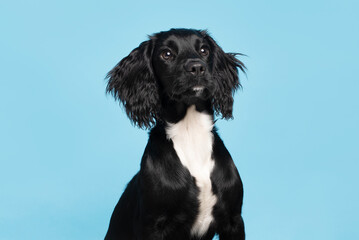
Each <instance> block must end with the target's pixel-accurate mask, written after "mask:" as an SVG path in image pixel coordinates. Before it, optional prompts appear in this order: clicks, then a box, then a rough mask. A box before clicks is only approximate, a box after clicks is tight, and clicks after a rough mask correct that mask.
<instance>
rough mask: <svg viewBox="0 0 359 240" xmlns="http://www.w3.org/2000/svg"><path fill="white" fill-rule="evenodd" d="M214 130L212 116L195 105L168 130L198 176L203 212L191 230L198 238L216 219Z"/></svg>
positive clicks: (192, 173) (178, 151)
mask: <svg viewBox="0 0 359 240" xmlns="http://www.w3.org/2000/svg"><path fill="white" fill-rule="evenodd" d="M212 128H213V121H212V119H211V116H209V115H208V114H205V113H200V112H197V111H196V110H195V107H194V106H191V107H190V108H188V110H187V113H186V116H185V117H184V119H182V120H181V121H180V122H178V123H176V124H169V127H168V128H167V129H166V133H167V137H168V138H170V139H171V140H172V142H173V145H174V149H175V150H176V153H177V155H178V157H179V159H180V161H181V162H182V164H183V166H185V167H186V168H187V169H188V170H189V172H190V173H191V175H192V176H193V177H195V179H196V184H197V187H198V188H199V195H198V200H199V203H200V205H199V213H198V216H197V219H196V220H195V223H194V225H193V226H192V230H191V233H192V234H193V235H197V236H202V235H203V234H204V233H206V232H207V230H208V228H209V226H210V223H211V222H212V220H213V216H212V208H213V206H214V205H215V203H216V201H217V198H216V196H215V195H214V194H213V192H212V183H211V179H210V176H211V172H212V170H213V167H214V161H213V159H212V145H213V134H212Z"/></svg>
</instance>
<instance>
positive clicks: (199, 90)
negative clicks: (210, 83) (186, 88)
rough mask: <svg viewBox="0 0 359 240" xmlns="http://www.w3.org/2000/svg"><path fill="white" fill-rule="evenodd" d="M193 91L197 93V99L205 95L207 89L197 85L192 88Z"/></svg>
mask: <svg viewBox="0 0 359 240" xmlns="http://www.w3.org/2000/svg"><path fill="white" fill-rule="evenodd" d="M192 90H193V92H194V93H195V95H196V97H200V96H201V95H202V94H203V92H204V90H205V87H204V86H202V85H196V86H194V87H193V88H192Z"/></svg>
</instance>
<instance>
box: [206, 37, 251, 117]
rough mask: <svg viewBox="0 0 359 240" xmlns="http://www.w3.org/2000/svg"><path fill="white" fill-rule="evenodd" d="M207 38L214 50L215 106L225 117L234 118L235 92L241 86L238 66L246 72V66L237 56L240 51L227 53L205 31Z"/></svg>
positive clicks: (217, 111)
mask: <svg viewBox="0 0 359 240" xmlns="http://www.w3.org/2000/svg"><path fill="white" fill-rule="evenodd" d="M202 34H203V35H204V37H205V39H207V40H208V42H209V44H210V47H211V49H212V52H213V58H212V68H213V69H212V71H213V79H214V82H215V84H216V87H215V92H214V100H213V108H214V110H215V111H216V113H217V114H221V115H222V117H223V118H225V119H230V118H233V116H232V111H233V94H234V92H235V91H236V90H237V89H238V88H239V87H241V84H240V82H239V76H238V68H239V69H240V70H241V71H242V72H245V69H246V67H245V66H244V64H243V63H242V62H241V61H239V60H238V59H237V58H236V55H242V54H238V53H225V52H224V51H223V50H222V48H221V47H219V46H218V44H217V43H216V42H215V41H214V40H213V38H212V37H210V36H209V35H208V33H207V32H205V31H203V32H202Z"/></svg>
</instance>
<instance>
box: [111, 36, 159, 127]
mask: <svg viewBox="0 0 359 240" xmlns="http://www.w3.org/2000/svg"><path fill="white" fill-rule="evenodd" d="M152 41H153V40H148V41H145V42H143V43H141V44H140V46H139V47H137V48H135V49H134V50H133V51H132V52H131V53H130V54H129V55H128V56H127V57H125V58H124V59H122V60H121V61H120V62H119V63H118V64H117V65H116V66H115V67H114V68H113V69H112V70H111V71H110V72H109V73H108V74H107V77H106V78H107V79H108V85H107V88H106V91H107V92H108V93H111V94H112V95H113V96H114V97H115V99H118V100H119V102H120V103H122V104H123V106H124V107H125V110H126V113H127V115H128V117H129V118H130V119H131V121H132V122H133V123H134V124H135V125H136V126H138V127H140V128H150V127H151V126H153V124H154V123H155V121H156V118H157V115H158V112H159V106H160V101H159V93H158V83H157V80H156V78H155V75H154V73H153V69H152V63H151V58H152V48H153V42H152Z"/></svg>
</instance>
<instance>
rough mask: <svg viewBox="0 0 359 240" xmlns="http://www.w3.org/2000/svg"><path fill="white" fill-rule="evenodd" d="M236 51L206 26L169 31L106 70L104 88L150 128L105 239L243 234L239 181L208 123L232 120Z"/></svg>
mask: <svg viewBox="0 0 359 240" xmlns="http://www.w3.org/2000/svg"><path fill="white" fill-rule="evenodd" d="M236 55H238V54H234V53H225V52H224V51H223V50H222V49H221V48H220V47H219V45H218V44H217V43H216V42H215V41H214V39H213V38H212V37H211V36H210V35H209V34H208V33H207V31H202V30H195V29H170V30H169V31H164V32H159V33H156V34H154V35H152V36H150V37H149V39H148V40H147V41H145V42H143V43H141V44H140V45H139V46H138V47H137V48H135V49H134V50H133V51H132V52H131V53H130V54H129V55H128V56H127V57H125V58H124V59H122V60H121V61H120V62H119V63H118V64H117V65H116V66H115V67H114V68H113V69H112V70H111V71H110V72H109V73H108V75H107V79H108V83H107V88H106V91H107V93H110V94H112V95H113V96H114V97H115V99H116V100H118V101H119V102H120V104H121V105H123V107H124V109H125V111H126V113H127V115H128V117H129V119H130V120H131V121H132V123H133V124H134V125H135V126H138V127H140V128H143V129H150V133H149V140H148V143H147V146H146V148H145V150H144V154H143V157H142V160H141V167H140V171H139V172H138V173H137V174H136V175H135V176H134V177H133V178H132V180H131V181H130V182H129V183H128V185H127V187H126V189H125V191H124V193H123V194H122V196H121V198H120V200H119V202H118V203H117V205H116V207H115V209H114V211H113V213H112V216H111V220H110V224H109V228H108V231H107V234H106V236H105V239H106V240H110V239H111V240H112V239H121V240H135V239H136V240H145V239H146V240H147V239H148V240H152V239H153V240H165V239H170V240H176V239H181V240H186V239H191V240H195V239H203V240H206V239H212V238H213V237H214V236H215V235H216V234H217V235H218V236H219V239H220V240H227V239H237V240H243V239H244V238H245V233H244V223H243V219H242V216H241V212H242V201H243V185H242V181H241V178H240V176H239V173H238V171H237V168H236V166H235V165H234V163H233V160H232V158H231V156H230V154H229V152H228V150H227V149H226V147H225V146H224V144H223V142H222V140H221V138H220V137H219V135H218V133H217V130H216V128H215V127H214V123H215V117H216V116H217V117H221V118H224V119H231V118H233V116H232V110H233V94H234V92H235V90H236V89H238V88H239V87H240V86H241V85H240V82H239V76H238V72H239V71H238V70H241V71H243V72H245V70H246V68H245V66H244V64H243V63H242V62H241V61H240V60H238V59H237V58H236ZM240 55H241V54H240Z"/></svg>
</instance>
